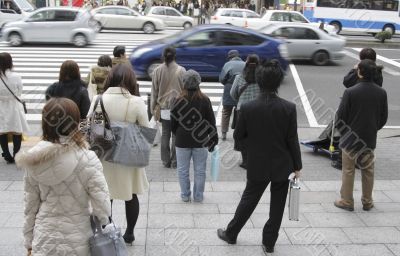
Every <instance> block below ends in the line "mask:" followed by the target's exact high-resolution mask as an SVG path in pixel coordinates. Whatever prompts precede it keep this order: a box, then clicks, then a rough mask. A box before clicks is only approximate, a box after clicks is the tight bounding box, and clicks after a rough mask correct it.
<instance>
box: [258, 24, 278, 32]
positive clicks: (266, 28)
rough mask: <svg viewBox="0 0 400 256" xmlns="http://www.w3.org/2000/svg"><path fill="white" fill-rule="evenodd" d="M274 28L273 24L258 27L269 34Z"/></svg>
mask: <svg viewBox="0 0 400 256" xmlns="http://www.w3.org/2000/svg"><path fill="white" fill-rule="evenodd" d="M276 28H277V26H276V25H275V24H268V25H267V26H265V27H262V28H260V29H259V31H260V32H261V33H264V34H270V33H271V32H272V31H273V30H274V29H276Z"/></svg>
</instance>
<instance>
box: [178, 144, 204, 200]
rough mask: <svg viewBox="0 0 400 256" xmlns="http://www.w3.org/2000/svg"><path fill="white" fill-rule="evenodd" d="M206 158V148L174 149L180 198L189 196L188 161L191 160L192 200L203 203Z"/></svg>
mask: <svg viewBox="0 0 400 256" xmlns="http://www.w3.org/2000/svg"><path fill="white" fill-rule="evenodd" d="M207 157H208V151H207V148H178V147H176V160H177V169H178V176H179V184H180V186H181V197H182V198H188V197H190V195H191V191H190V176H189V169H190V159H192V158H193V169H194V186H193V199H194V201H203V193H204V185H205V182H206V169H207Z"/></svg>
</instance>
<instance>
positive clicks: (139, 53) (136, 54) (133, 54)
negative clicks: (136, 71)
mask: <svg viewBox="0 0 400 256" xmlns="http://www.w3.org/2000/svg"><path fill="white" fill-rule="evenodd" d="M151 50H152V49H151V48H141V49H139V50H136V51H134V52H133V53H132V57H133V58H139V57H140V56H142V55H143V54H145V53H146V52H149V51H151Z"/></svg>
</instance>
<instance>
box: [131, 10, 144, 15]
mask: <svg viewBox="0 0 400 256" xmlns="http://www.w3.org/2000/svg"><path fill="white" fill-rule="evenodd" d="M130 10H131V11H132V12H133V13H134V14H135V15H137V16H142V14H140V13H139V12H137V11H135V10H133V9H130Z"/></svg>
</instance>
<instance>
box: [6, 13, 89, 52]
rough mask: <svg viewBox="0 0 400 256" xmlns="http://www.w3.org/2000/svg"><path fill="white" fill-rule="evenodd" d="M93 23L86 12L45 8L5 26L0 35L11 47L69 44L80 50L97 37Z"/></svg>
mask: <svg viewBox="0 0 400 256" xmlns="http://www.w3.org/2000/svg"><path fill="white" fill-rule="evenodd" d="M94 22H95V21H94V20H93V19H92V16H91V15H90V13H89V12H88V11H87V10H85V9H78V8H69V7H46V8H41V9H38V10H36V11H34V12H32V13H31V14H30V15H28V16H27V17H25V18H23V19H21V20H19V21H13V22H8V23H6V24H5V25H4V26H3V27H2V29H1V33H2V36H3V38H4V39H5V40H6V41H8V42H9V43H10V45H12V46H20V45H21V44H23V43H72V44H74V45H75V46H78V47H83V46H85V45H87V44H90V43H91V42H92V41H93V40H94V38H95V37H96V32H95V30H94V27H93V26H94Z"/></svg>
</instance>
